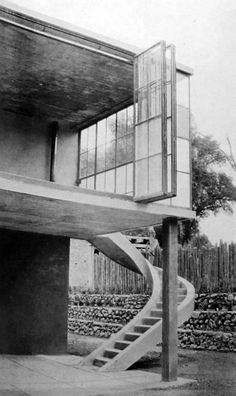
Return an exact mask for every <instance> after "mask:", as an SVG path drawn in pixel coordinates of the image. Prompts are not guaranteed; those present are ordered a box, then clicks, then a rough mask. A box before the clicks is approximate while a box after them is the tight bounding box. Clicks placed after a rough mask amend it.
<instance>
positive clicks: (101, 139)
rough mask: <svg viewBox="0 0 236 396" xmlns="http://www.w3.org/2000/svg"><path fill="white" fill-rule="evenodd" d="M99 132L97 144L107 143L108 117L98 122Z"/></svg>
mask: <svg viewBox="0 0 236 396" xmlns="http://www.w3.org/2000/svg"><path fill="white" fill-rule="evenodd" d="M97 128H98V133H97V145H98V146H100V145H101V144H105V140H106V119H105V120H101V121H99V122H98V124H97Z"/></svg>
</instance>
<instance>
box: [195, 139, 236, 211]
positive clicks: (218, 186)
mask: <svg viewBox="0 0 236 396" xmlns="http://www.w3.org/2000/svg"><path fill="white" fill-rule="evenodd" d="M192 147H193V156H192V158H193V161H192V167H193V186H192V192H193V210H195V211H196V214H197V216H198V217H206V216H208V215H209V213H210V212H213V213H214V214H217V213H218V212H219V211H220V209H223V210H225V211H228V212H232V207H231V203H232V202H233V201H235V200H236V187H235V186H234V185H233V183H232V180H231V178H230V177H229V176H227V175H226V174H225V173H224V172H222V171H220V170H219V168H220V167H221V166H222V165H224V164H225V163H226V162H227V160H228V159H227V155H226V154H225V153H224V152H223V151H222V150H221V149H220V147H219V144H218V143H217V142H216V141H215V140H213V139H212V138H211V136H201V135H200V134H198V133H196V132H194V133H193V140H192Z"/></svg>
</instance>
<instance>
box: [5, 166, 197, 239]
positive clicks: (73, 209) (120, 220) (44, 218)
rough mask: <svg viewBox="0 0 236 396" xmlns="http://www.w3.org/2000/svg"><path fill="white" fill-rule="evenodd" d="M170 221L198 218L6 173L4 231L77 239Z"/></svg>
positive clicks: (179, 210)
mask: <svg viewBox="0 0 236 396" xmlns="http://www.w3.org/2000/svg"><path fill="white" fill-rule="evenodd" d="M166 217H177V218H182V219H183V218H185V219H186V218H194V217H195V214H194V212H192V211H191V210H188V209H182V208H176V207H170V206H166V205H161V204H157V203H151V204H140V203H135V202H134V201H133V199H132V197H127V196H124V195H118V194H110V193H103V192H98V191H92V190H87V189H83V188H80V187H70V186H62V185H60V184H56V183H51V182H47V181H40V180H36V179H31V178H26V177H23V176H17V175H11V174H7V173H4V172H0V227H2V228H8V229H15V230H21V231H30V232H37V233H44V234H51V235H61V236H68V237H71V238H80V239H89V238H91V237H93V236H95V235H101V234H107V233H112V232H117V231H125V230H130V229H134V228H139V227H146V226H150V225H154V224H158V223H160V222H161V221H162V220H163V219H164V218H166Z"/></svg>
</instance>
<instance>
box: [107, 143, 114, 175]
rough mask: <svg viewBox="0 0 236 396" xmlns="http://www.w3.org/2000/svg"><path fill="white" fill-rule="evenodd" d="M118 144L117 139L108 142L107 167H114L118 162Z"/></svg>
mask: <svg viewBox="0 0 236 396" xmlns="http://www.w3.org/2000/svg"><path fill="white" fill-rule="evenodd" d="M115 150H116V144H115V141H114V140H113V142H110V143H107V144H106V169H109V168H113V167H114V166H115V163H116V158H115V157H116V156H115Z"/></svg>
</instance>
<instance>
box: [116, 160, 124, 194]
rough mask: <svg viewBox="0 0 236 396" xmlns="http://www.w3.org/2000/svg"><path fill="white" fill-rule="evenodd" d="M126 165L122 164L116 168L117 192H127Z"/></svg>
mask: <svg viewBox="0 0 236 396" xmlns="http://www.w3.org/2000/svg"><path fill="white" fill-rule="evenodd" d="M125 180H126V167H125V166H120V167H119V168H117V169H116V192H117V194H124V193H125V185H126V182H125Z"/></svg>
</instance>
